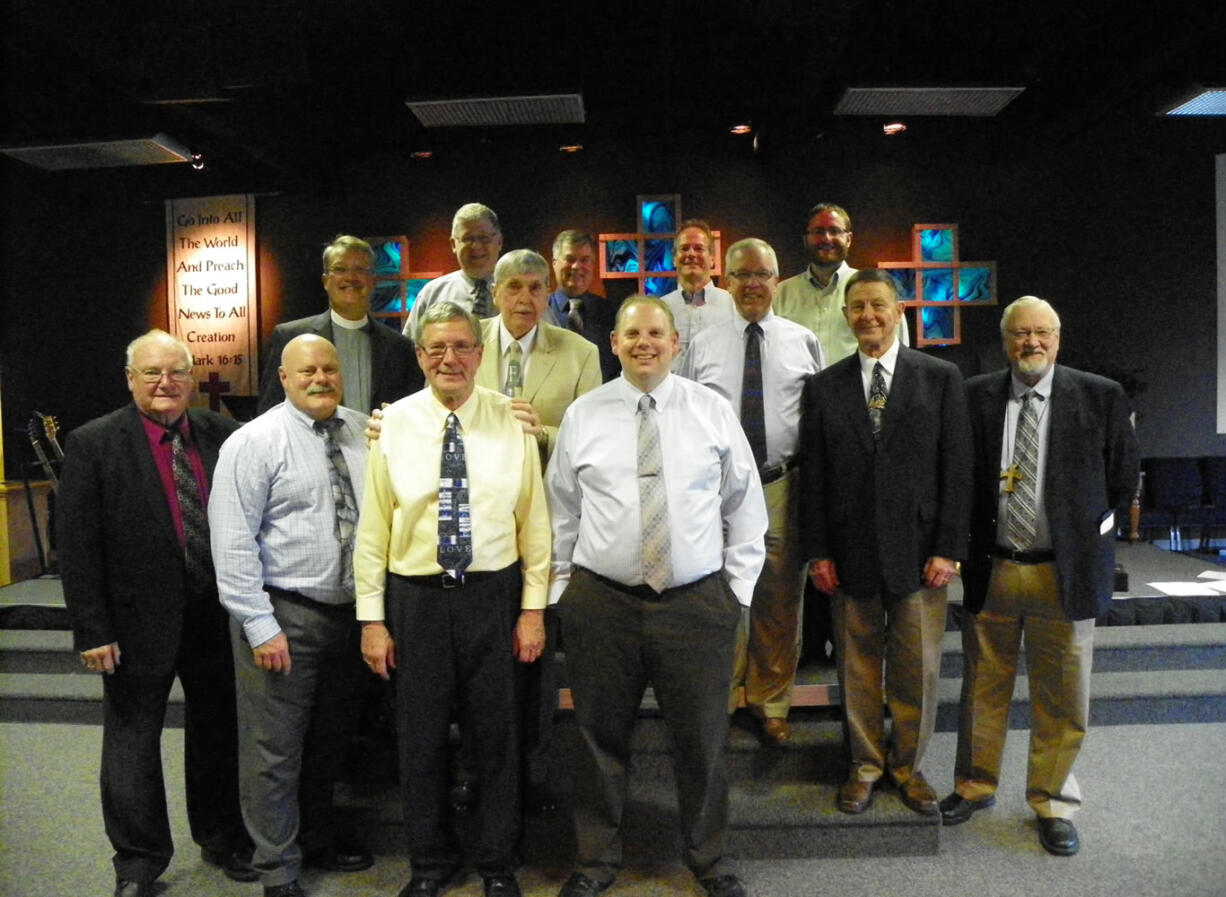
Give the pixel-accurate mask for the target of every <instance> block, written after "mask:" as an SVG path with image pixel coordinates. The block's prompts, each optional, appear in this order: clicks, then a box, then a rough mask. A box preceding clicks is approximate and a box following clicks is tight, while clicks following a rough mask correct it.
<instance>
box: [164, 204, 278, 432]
mask: <svg viewBox="0 0 1226 897" xmlns="http://www.w3.org/2000/svg"><path fill="white" fill-rule="evenodd" d="M166 284H167V297H166V298H167V304H168V307H169V313H170V329H171V332H173V333H174V334H175V335H176V336H177V337H179V338H180V339H182V340H183V341H184V342H186V343H187V345H188V347H189V348H190V349H191V350H192V356H193V358H194V360H195V370H196V389H197V403H198V404H203V405H207V406H208V407H209V408H211V409H213V410H214V411H220V410H221V400H222V399H223V398H224V397H225V396H231V395H232V396H252V395H255V394H256V393H257V391H258V388H259V371H258V370H257V366H258V361H257V355H258V349H259V346H258V343H257V334H256V291H257V290H256V272H255V197H254V196H253V195H250V194H239V195H235V196H205V197H194V198H190V199H170V200H167V201H166Z"/></svg>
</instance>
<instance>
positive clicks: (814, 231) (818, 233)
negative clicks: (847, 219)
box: [805, 227, 851, 237]
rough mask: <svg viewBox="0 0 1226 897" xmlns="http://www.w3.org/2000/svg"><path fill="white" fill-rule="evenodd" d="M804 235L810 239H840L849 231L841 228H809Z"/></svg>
mask: <svg viewBox="0 0 1226 897" xmlns="http://www.w3.org/2000/svg"><path fill="white" fill-rule="evenodd" d="M805 233H806V234H807V235H809V236H810V237H842V236H844V235H846V234H849V233H851V231H849V230H843V228H841V227H811V228H809V229H808V230H807V231H805Z"/></svg>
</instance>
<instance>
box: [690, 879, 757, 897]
mask: <svg viewBox="0 0 1226 897" xmlns="http://www.w3.org/2000/svg"><path fill="white" fill-rule="evenodd" d="M698 883H699V884H700V885H702V886H703V888H704V889H705V890H706V892H707V893H708V894H710V895H711V897H748V894H749V892H748V891H746V890H745V885H743V884H742V883H741V880H740V879H739V878H737V877H736V876H735V875H719V876H716V877H714V878H704V879H701V880H700V881H699V882H698Z"/></svg>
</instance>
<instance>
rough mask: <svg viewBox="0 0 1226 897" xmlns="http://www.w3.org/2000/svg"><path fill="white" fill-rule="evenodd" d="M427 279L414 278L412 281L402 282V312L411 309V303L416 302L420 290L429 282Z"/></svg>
mask: <svg viewBox="0 0 1226 897" xmlns="http://www.w3.org/2000/svg"><path fill="white" fill-rule="evenodd" d="M430 280H431V278H429V277H415V278H413V279H412V280H406V281H405V282H404V293H405V295H404V310H405V311H408V310H409V309H411V308H412V307H413V303H414V302H416V301H417V294H418V293H420V292H421V288H422V287H424V286H425V285H426V284H428V283H429V282H430Z"/></svg>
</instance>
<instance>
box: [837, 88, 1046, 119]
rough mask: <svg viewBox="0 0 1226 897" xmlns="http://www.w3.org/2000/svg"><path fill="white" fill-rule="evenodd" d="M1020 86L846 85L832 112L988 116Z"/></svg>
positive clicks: (841, 113) (844, 113)
mask: <svg viewBox="0 0 1226 897" xmlns="http://www.w3.org/2000/svg"><path fill="white" fill-rule="evenodd" d="M1025 89H1026V88H1024V87H849V88H847V91H846V92H845V93H844V94H843V97H842V99H840V100H839V104H838V105H837V106H835V108H834V114H835V115H890V116H903V115H971V116H992V115H996V114H998V113H999V112H1000V111H1001V110H1002V109H1004V108H1005V106H1007V105H1009V103H1010V102H1011V101H1012V100H1013V99H1014V98H1015V97H1017V96H1018V95H1019V94H1021V92H1022V91H1024V90H1025Z"/></svg>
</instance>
